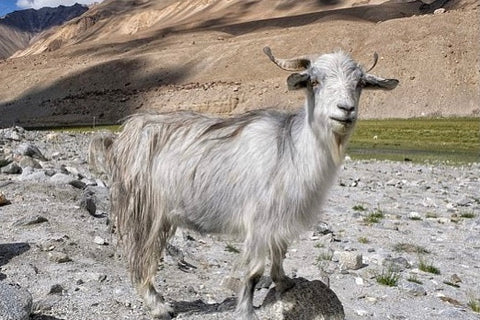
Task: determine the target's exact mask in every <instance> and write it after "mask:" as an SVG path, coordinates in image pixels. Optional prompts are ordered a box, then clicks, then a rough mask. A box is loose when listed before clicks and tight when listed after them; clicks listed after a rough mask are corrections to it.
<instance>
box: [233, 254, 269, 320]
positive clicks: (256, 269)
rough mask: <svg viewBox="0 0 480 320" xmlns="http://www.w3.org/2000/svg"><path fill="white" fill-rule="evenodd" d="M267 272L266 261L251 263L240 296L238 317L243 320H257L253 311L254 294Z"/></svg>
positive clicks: (237, 310)
mask: <svg viewBox="0 0 480 320" xmlns="http://www.w3.org/2000/svg"><path fill="white" fill-rule="evenodd" d="M264 270H265V261H264V260H263V259H262V260H256V261H251V262H250V263H249V268H248V271H247V276H246V277H245V280H244V281H245V282H244V283H243V286H242V288H241V290H240V294H239V296H238V302H237V309H236V311H235V312H236V315H237V317H238V318H236V319H241V320H257V319H258V317H257V316H256V315H255V311H254V310H253V294H254V291H255V286H256V285H257V283H258V280H260V277H261V276H262V274H263V271H264Z"/></svg>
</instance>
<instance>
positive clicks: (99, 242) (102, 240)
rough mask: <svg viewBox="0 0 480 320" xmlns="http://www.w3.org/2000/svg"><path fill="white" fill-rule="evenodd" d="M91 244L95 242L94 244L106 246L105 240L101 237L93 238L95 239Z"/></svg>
mask: <svg viewBox="0 0 480 320" xmlns="http://www.w3.org/2000/svg"><path fill="white" fill-rule="evenodd" d="M93 242H95V243H96V244H98V245H101V246H103V245H106V244H107V242H106V241H105V239H103V238H102V237H99V236H95V238H94V239H93Z"/></svg>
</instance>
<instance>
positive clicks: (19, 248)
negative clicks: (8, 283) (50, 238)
mask: <svg viewBox="0 0 480 320" xmlns="http://www.w3.org/2000/svg"><path fill="white" fill-rule="evenodd" d="M28 250H30V245H29V244H28V243H26V242H17V243H0V267H1V266H3V265H5V264H7V263H8V261H10V259H12V258H13V257H16V256H19V255H21V254H23V253H24V252H26V251H28ZM5 278H6V275H5V274H3V273H1V272H0V280H4V279H5Z"/></svg>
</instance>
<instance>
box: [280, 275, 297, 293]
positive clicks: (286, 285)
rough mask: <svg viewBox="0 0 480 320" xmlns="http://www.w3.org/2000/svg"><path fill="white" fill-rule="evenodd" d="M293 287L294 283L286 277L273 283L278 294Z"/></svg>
mask: <svg viewBox="0 0 480 320" xmlns="http://www.w3.org/2000/svg"><path fill="white" fill-rule="evenodd" d="M294 286H295V281H293V280H292V279H290V278H288V277H285V278H283V279H282V280H281V281H279V282H277V283H275V290H276V291H277V292H278V293H284V292H285V291H288V290H290V289H292V288H293V287H294Z"/></svg>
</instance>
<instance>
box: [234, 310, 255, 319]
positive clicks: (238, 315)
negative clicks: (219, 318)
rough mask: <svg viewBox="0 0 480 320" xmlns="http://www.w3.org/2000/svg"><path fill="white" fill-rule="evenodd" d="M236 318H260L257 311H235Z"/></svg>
mask: <svg viewBox="0 0 480 320" xmlns="http://www.w3.org/2000/svg"><path fill="white" fill-rule="evenodd" d="M234 319H236V320H259V319H258V317H257V315H256V314H255V312H253V311H252V312H247V313H245V312H239V311H236V312H235V318H234Z"/></svg>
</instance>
